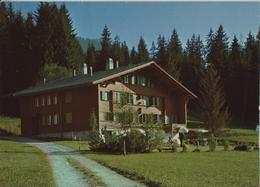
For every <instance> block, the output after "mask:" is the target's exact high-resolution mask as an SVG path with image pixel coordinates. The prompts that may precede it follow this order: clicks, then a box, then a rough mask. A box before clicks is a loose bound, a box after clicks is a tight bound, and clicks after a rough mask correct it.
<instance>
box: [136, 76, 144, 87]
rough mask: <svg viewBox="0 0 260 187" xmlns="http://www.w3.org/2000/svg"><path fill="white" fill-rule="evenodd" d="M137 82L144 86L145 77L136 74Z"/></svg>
mask: <svg viewBox="0 0 260 187" xmlns="http://www.w3.org/2000/svg"><path fill="white" fill-rule="evenodd" d="M137 84H138V85H141V86H145V77H143V76H137Z"/></svg>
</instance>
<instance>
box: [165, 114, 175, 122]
mask: <svg viewBox="0 0 260 187" xmlns="http://www.w3.org/2000/svg"><path fill="white" fill-rule="evenodd" d="M172 122H173V120H172V116H167V115H166V116H165V117H164V123H165V124H172Z"/></svg>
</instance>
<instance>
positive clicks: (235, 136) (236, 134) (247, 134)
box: [220, 128, 259, 145]
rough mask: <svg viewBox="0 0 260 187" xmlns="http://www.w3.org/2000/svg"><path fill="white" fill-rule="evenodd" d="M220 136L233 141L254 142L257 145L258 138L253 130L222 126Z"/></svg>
mask: <svg viewBox="0 0 260 187" xmlns="http://www.w3.org/2000/svg"><path fill="white" fill-rule="evenodd" d="M220 134H221V135H220V137H221V138H225V139H228V140H230V141H235V142H246V143H255V144H257V145H258V142H259V138H258V134H257V132H256V131H255V130H251V129H231V128H224V129H221V131H220Z"/></svg>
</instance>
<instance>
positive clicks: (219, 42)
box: [208, 25, 228, 78]
mask: <svg viewBox="0 0 260 187" xmlns="http://www.w3.org/2000/svg"><path fill="white" fill-rule="evenodd" d="M211 40H212V41H211ZM208 48H209V56H208V63H211V64H214V66H215V68H216V69H217V70H218V71H219V73H220V74H221V77H222V78H223V77H224V76H223V75H224V74H225V73H224V72H223V70H224V68H225V65H226V63H227V57H228V38H227V36H226V33H225V31H224V29H223V26H222V25H220V26H219V28H218V30H217V31H216V33H215V34H214V36H213V39H212V38H210V40H209V47H208Z"/></svg>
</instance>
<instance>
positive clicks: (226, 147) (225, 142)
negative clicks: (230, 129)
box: [223, 139, 229, 151]
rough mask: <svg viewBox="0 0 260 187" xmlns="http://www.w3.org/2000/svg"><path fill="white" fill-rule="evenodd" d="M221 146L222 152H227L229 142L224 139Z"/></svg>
mask: <svg viewBox="0 0 260 187" xmlns="http://www.w3.org/2000/svg"><path fill="white" fill-rule="evenodd" d="M223 146H224V150H225V151H228V149H229V141H228V140H226V139H224V140H223Z"/></svg>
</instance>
